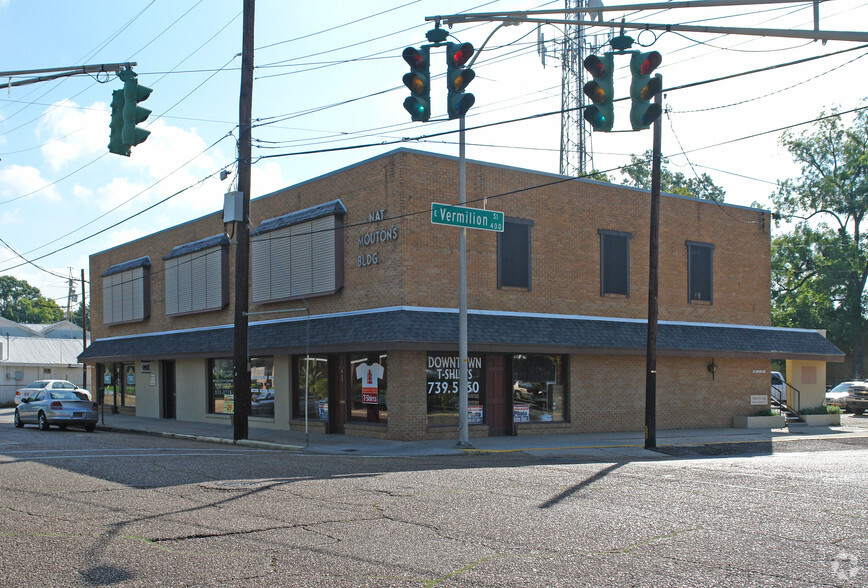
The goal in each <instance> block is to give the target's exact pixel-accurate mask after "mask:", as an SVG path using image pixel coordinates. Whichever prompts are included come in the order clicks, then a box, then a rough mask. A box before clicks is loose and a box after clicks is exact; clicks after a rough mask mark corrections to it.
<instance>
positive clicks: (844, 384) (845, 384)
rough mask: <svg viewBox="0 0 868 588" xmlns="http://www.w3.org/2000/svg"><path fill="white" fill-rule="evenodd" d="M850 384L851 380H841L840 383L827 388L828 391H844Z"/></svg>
mask: <svg viewBox="0 0 868 588" xmlns="http://www.w3.org/2000/svg"><path fill="white" fill-rule="evenodd" d="M852 384H853V382H841V383H840V384H838V385H837V386H835V387H834V388H832V389H831V390H829V392H846V391H848V390H849V389H850V386H851V385H852Z"/></svg>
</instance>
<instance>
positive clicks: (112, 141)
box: [108, 90, 130, 157]
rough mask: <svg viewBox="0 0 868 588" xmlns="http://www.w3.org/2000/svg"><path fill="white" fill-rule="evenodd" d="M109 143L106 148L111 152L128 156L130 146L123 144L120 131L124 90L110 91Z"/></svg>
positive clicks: (122, 127) (122, 120)
mask: <svg viewBox="0 0 868 588" xmlns="http://www.w3.org/2000/svg"><path fill="white" fill-rule="evenodd" d="M109 129H111V132H110V133H109V144H108V149H109V151H110V152H111V153H117V154H118V155H124V156H126V157H129V156H130V148H129V147H128V146H126V145H124V140H123V137H122V133H123V130H124V91H123V90H115V91H114V92H112V120H111V122H110V123H109Z"/></svg>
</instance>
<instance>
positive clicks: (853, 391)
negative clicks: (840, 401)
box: [847, 382, 868, 415]
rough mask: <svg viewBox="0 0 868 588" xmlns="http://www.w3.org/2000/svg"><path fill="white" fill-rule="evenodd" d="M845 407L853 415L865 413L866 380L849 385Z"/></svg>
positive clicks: (867, 397)
mask: <svg viewBox="0 0 868 588" xmlns="http://www.w3.org/2000/svg"><path fill="white" fill-rule="evenodd" d="M847 408H849V409H850V410H852V411H853V414H855V415H862V414H865V409H866V408H868V382H859V383H857V384H854V385H852V386H850V396H848V397H847Z"/></svg>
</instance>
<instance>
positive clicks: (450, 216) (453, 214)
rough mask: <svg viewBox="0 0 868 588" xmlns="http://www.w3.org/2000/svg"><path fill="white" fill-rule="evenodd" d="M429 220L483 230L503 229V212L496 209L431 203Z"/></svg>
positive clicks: (440, 223)
mask: <svg viewBox="0 0 868 588" xmlns="http://www.w3.org/2000/svg"><path fill="white" fill-rule="evenodd" d="M431 222H432V223H433V224H435V225H449V226H451V227H464V228H467V229H482V230H485V231H498V232H502V231H503V213H502V212H498V211H496V210H481V209H479V208H467V207H466V206H452V205H450V204H440V203H438V202H432V203H431Z"/></svg>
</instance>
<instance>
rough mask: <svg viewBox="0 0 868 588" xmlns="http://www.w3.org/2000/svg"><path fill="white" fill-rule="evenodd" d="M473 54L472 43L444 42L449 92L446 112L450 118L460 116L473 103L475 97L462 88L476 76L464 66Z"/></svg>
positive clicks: (465, 112)
mask: <svg viewBox="0 0 868 588" xmlns="http://www.w3.org/2000/svg"><path fill="white" fill-rule="evenodd" d="M472 56H473V45H471V44H470V43H447V44H446V85H447V86H448V87H449V94H448V96H447V97H446V113H447V114H448V115H449V118H450V119H453V118H461V117H462V116H464V115H465V114H467V111H468V110H470V107H471V106H473V103H474V102H476V97H475V96H474V95H473V94H467V93H465V92H464V90H465V89H466V88H467V86H468V85H470V82H472V81H473V78H475V77H476V74H475V73H474V71H473V70H472V69H470V68H467V67H464V64H465V63H467V62H468V61H470V58H471V57H472Z"/></svg>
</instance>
